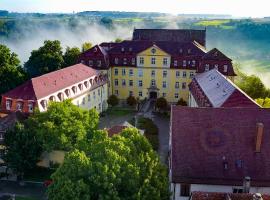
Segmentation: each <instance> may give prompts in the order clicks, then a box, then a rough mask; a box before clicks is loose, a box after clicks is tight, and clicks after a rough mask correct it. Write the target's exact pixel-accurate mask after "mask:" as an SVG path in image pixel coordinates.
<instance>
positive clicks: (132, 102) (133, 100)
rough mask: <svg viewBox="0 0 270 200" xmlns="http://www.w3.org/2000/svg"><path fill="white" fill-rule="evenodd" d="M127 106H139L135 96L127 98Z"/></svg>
mask: <svg viewBox="0 0 270 200" xmlns="http://www.w3.org/2000/svg"><path fill="white" fill-rule="evenodd" d="M127 104H128V105H129V106H135V105H136V104H137V100H136V98H135V97H134V96H129V97H128V98H127Z"/></svg>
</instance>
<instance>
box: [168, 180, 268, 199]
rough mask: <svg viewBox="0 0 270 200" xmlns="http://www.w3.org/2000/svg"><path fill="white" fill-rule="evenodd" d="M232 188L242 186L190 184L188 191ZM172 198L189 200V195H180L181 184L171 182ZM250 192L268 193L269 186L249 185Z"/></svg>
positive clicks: (231, 189) (229, 191) (229, 189)
mask: <svg viewBox="0 0 270 200" xmlns="http://www.w3.org/2000/svg"><path fill="white" fill-rule="evenodd" d="M234 188H239V189H240V188H242V186H228V185H204V184H191V185H190V192H191V193H192V192H195V191H197V192H198V191H200V192H222V193H232V192H233V189H234ZM171 192H172V197H171V199H172V200H189V199H190V197H183V196H181V184H179V183H176V184H173V183H172V184H171ZM250 193H261V194H270V187H251V188H250Z"/></svg>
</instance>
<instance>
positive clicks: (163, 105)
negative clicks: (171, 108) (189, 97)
mask: <svg viewBox="0 0 270 200" xmlns="http://www.w3.org/2000/svg"><path fill="white" fill-rule="evenodd" d="M156 108H158V109H159V110H166V109H167V108H168V102H167V100H166V99H165V98H164V97H160V98H158V99H157V101H156Z"/></svg>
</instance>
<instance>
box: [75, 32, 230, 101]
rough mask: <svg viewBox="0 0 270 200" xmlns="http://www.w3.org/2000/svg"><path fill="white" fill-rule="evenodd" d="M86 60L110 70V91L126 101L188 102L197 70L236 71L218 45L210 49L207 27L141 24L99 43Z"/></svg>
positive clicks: (198, 71) (84, 59) (82, 57)
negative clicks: (127, 34)
mask: <svg viewBox="0 0 270 200" xmlns="http://www.w3.org/2000/svg"><path fill="white" fill-rule="evenodd" d="M80 60H81V62H83V63H84V64H87V65H89V66H90V67H93V68H95V69H99V70H102V71H103V72H104V73H107V74H108V77H109V80H110V81H109V82H110V84H109V95H110V94H115V95H117V96H118V98H119V99H122V100H125V99H126V98H127V97H129V96H134V97H136V98H140V99H145V98H146V99H150V98H151V99H156V98H159V97H165V98H166V99H167V101H168V102H170V103H176V102H177V101H178V100H179V99H180V98H182V99H184V100H185V101H188V95H189V87H188V85H189V83H190V82H191V80H192V78H193V76H194V75H195V74H196V73H202V72H204V71H208V70H210V69H212V68H217V69H219V71H220V72H221V73H223V74H225V75H226V76H234V75H235V74H234V72H233V69H232V64H231V60H230V59H229V58H228V57H226V56H225V55H224V54H222V53H221V52H220V51H219V50H217V49H213V50H211V51H209V52H207V51H206V49H205V30H166V29H165V30H164V29H163V30H159V29H136V30H134V33H133V39H132V40H125V41H123V42H121V43H102V44H100V45H96V46H94V47H93V48H92V49H90V50H88V51H86V52H84V53H83V54H82V55H81V57H80Z"/></svg>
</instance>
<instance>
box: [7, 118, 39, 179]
mask: <svg viewBox="0 0 270 200" xmlns="http://www.w3.org/2000/svg"><path fill="white" fill-rule="evenodd" d="M4 142H5V146H6V152H7V153H6V154H5V156H4V160H5V161H6V163H7V164H8V165H9V167H11V168H13V169H15V170H16V171H17V173H18V174H19V175H23V173H24V172H26V171H27V170H30V169H33V168H34V167H35V166H36V163H37V161H38V160H39V158H40V155H41V153H42V146H41V141H40V140H39V138H38V137H37V136H36V135H35V134H34V132H32V131H31V129H30V128H25V126H24V125H23V124H20V123H17V124H16V125H15V127H14V128H13V129H11V130H9V131H8V132H7V134H6V135H5V141H4Z"/></svg>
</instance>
